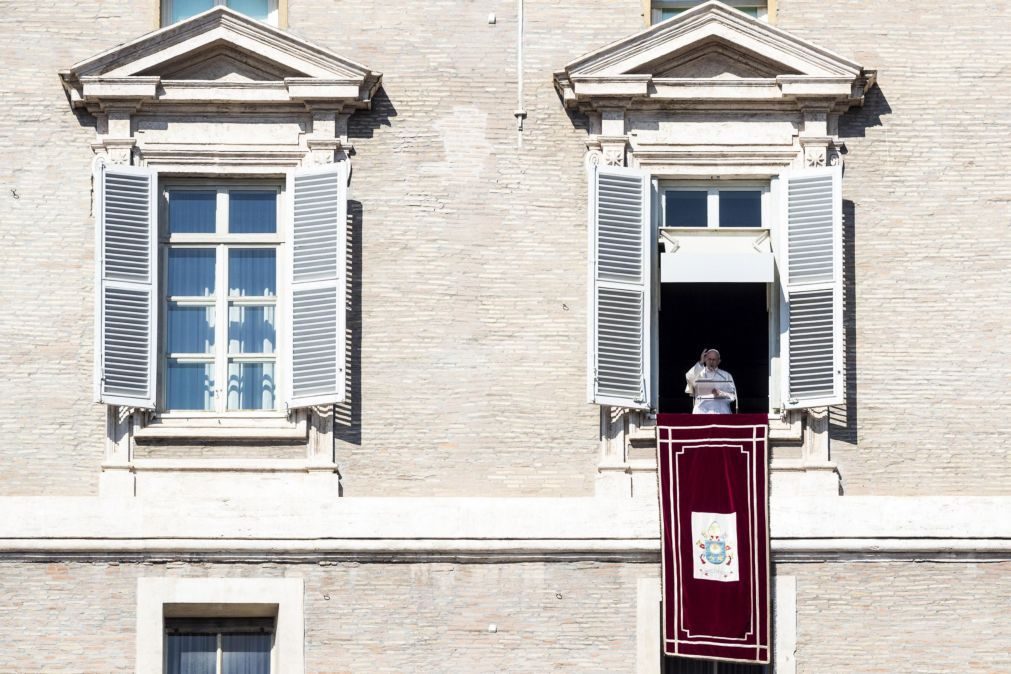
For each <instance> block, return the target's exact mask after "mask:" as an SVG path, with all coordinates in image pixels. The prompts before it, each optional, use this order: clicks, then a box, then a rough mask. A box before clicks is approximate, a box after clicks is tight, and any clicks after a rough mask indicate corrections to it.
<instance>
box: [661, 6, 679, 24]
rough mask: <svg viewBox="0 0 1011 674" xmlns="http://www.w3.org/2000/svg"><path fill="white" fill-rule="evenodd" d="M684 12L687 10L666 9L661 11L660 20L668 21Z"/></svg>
mask: <svg viewBox="0 0 1011 674" xmlns="http://www.w3.org/2000/svg"><path fill="white" fill-rule="evenodd" d="M683 11H685V10H683V9H680V8H673V7H666V8H664V9H661V10H660V20H661V21H666V20H667V19H670V18H672V17H675V16H677V15H678V14H680V13H681V12H683Z"/></svg>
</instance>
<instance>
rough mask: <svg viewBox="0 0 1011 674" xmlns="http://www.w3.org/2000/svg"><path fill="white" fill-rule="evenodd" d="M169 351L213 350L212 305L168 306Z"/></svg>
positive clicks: (209, 351)
mask: <svg viewBox="0 0 1011 674" xmlns="http://www.w3.org/2000/svg"><path fill="white" fill-rule="evenodd" d="M166 323H167V324H168V340H167V341H168V344H167V349H168V352H169V353H212V352H213V351H214V307H212V306H211V307H181V306H178V305H177V304H176V303H175V302H170V303H169V306H168V316H167V318H166Z"/></svg>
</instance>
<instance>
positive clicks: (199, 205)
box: [168, 20, 218, 234]
mask: <svg viewBox="0 0 1011 674" xmlns="http://www.w3.org/2000/svg"><path fill="white" fill-rule="evenodd" d="M173 21H174V20H173ZM217 199H218V195H217V193H216V192H214V190H169V197H168V221H169V232H170V233H172V234H213V233H214V217H215V212H216V210H217V208H216V206H217Z"/></svg>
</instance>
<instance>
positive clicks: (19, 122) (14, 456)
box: [0, 0, 153, 495]
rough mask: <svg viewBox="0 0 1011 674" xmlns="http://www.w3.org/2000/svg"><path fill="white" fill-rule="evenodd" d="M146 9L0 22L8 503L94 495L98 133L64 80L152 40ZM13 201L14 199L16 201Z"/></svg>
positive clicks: (25, 7)
mask: <svg viewBox="0 0 1011 674" xmlns="http://www.w3.org/2000/svg"><path fill="white" fill-rule="evenodd" d="M145 5H146V3H134V2H129V1H127V0H119V1H117V0H111V1H106V0H103V1H102V2H96V1H88V0H85V1H84V2H73V3H49V4H39V3H36V2H8V3H5V4H4V8H3V11H2V12H0V51H2V53H3V54H4V58H3V60H4V66H3V68H0V105H2V106H3V108H4V114H3V116H2V120H0V157H3V161H0V268H2V269H3V274H2V275H0V308H2V311H0V344H2V345H3V348H0V372H3V393H2V395H0V475H2V477H0V485H2V486H0V493H3V494H7V495H10V494H61V495H64V494H94V493H97V491H98V467H99V463H100V462H101V460H102V451H103V439H104V435H105V433H104V428H105V413H104V410H103V409H102V408H101V407H99V406H98V405H95V404H93V403H92V402H91V396H92V392H91V389H92V384H91V381H92V375H91V372H92V350H93V332H92V331H93V330H94V324H93V321H92V315H93V312H94V302H93V283H94V266H93V257H92V256H93V251H94V237H95V233H94V225H93V221H92V218H91V214H90V209H91V161H92V158H93V157H94V154H93V153H92V151H91V148H90V147H89V143H91V142H92V141H93V140H94V136H95V132H94V121H93V119H92V118H90V117H87V116H82V117H80V118H77V117H75V115H74V114H73V113H72V112H71V110H70V105H69V103H68V102H67V98H66V95H65V94H64V92H63V87H62V86H61V84H60V79H59V77H58V76H57V72H58V71H59V70H62V69H65V68H68V67H69V66H71V65H72V64H74V63H76V62H77V61H79V60H81V59H84V58H86V57H89V56H92V55H94V54H96V53H98V52H100V51H104V50H106V49H108V48H110V47H112V46H114V45H116V44H117V43H121V42H125V41H127V40H130V39H133V38H134V37H136V36H138V35H140V34H142V33H144V32H147V31H149V30H151V28H152V27H153V24H152V17H153V15H149V14H147V11H148V10H147V8H146V6H145ZM15 194H16V195H17V196H15Z"/></svg>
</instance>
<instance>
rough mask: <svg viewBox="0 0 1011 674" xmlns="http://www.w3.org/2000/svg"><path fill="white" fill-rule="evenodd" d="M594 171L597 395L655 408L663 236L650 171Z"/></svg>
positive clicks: (592, 355) (592, 375)
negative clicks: (657, 259) (655, 264)
mask: <svg viewBox="0 0 1011 674" xmlns="http://www.w3.org/2000/svg"><path fill="white" fill-rule="evenodd" d="M589 178H590V184H589V233H590V297H589V299H588V303H589V304H588V306H589V311H588V313H589V335H588V341H589V382H588V395H589V399H590V401H591V402H594V403H597V404H600V405H614V406H619V407H629V408H634V409H650V408H652V407H654V406H655V405H654V400H653V396H654V391H653V388H654V387H653V386H652V376H651V361H652V358H653V354H652V353H651V348H650V346H651V334H652V321H653V318H652V317H653V306H652V292H651V284H652V277H653V274H652V271H653V270H652V260H653V255H654V251H655V249H656V244H655V240H656V236H655V228H654V227H653V226H652V212H651V207H650V193H651V184H650V178H649V174H647V173H644V172H642V171H637V170H633V169H628V168H617V167H602V166H594V167H591V169H590V174H589Z"/></svg>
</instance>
